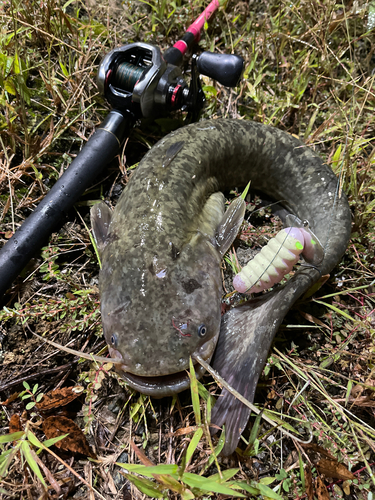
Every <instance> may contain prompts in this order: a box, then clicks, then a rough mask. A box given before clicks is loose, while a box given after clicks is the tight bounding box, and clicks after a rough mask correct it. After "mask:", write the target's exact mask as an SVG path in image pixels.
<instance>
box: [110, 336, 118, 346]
mask: <svg viewBox="0 0 375 500" xmlns="http://www.w3.org/2000/svg"><path fill="white" fill-rule="evenodd" d="M111 344H112V346H113V347H117V335H116V334H115V333H112V335H111Z"/></svg>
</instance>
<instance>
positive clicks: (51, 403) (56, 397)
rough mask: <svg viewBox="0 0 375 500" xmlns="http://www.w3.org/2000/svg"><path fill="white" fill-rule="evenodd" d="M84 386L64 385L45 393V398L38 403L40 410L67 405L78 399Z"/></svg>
mask: <svg viewBox="0 0 375 500" xmlns="http://www.w3.org/2000/svg"><path fill="white" fill-rule="evenodd" d="M82 390H83V388H82V387H79V386H77V387H64V388H63V389H56V390H54V391H50V392H48V393H47V394H44V395H43V398H42V399H41V400H40V401H39V403H37V404H36V406H37V408H38V410H51V409H52V408H59V407H60V406H65V405H67V404H68V403H70V402H71V401H73V400H74V399H76V398H77V397H78V396H79V395H80V393H81V392H82Z"/></svg>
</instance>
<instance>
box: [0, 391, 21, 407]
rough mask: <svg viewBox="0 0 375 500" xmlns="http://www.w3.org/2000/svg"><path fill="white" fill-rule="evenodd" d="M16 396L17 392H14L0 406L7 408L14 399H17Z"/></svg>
mask: <svg viewBox="0 0 375 500" xmlns="http://www.w3.org/2000/svg"><path fill="white" fill-rule="evenodd" d="M18 395H19V392H15V393H14V394H12V395H11V396H10V397H9V398H8V399H7V400H6V401H4V402H3V403H0V405H2V406H9V405H10V404H11V403H13V401H14V400H15V399H17V398H18Z"/></svg>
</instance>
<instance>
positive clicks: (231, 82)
mask: <svg viewBox="0 0 375 500" xmlns="http://www.w3.org/2000/svg"><path fill="white" fill-rule="evenodd" d="M243 67H244V60H243V59H242V57H240V56H237V55H236V54H214V53H213V52H202V54H201V55H200V56H199V58H198V60H197V68H198V71H199V73H200V74H201V75H205V76H209V77H210V78H213V79H214V80H216V81H218V82H219V83H221V84H222V85H225V86H226V87H236V86H237V85H238V82H239V80H240V78H241V74H242V71H243Z"/></svg>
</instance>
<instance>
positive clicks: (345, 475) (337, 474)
mask: <svg viewBox="0 0 375 500" xmlns="http://www.w3.org/2000/svg"><path fill="white" fill-rule="evenodd" d="M316 467H317V469H318V470H319V472H320V473H321V474H324V475H325V476H326V477H332V478H334V479H343V480H344V481H345V480H346V479H355V476H354V474H352V473H351V472H350V471H349V470H348V468H347V467H345V465H344V464H339V463H338V462H337V460H327V459H325V458H321V459H320V460H319V462H318V463H317V464H316Z"/></svg>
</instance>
